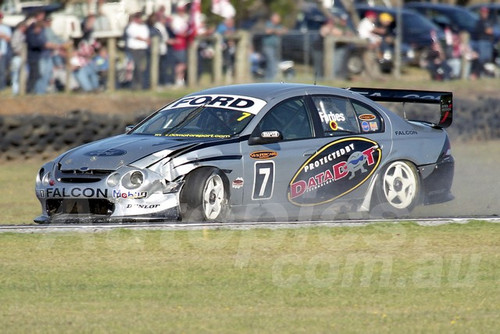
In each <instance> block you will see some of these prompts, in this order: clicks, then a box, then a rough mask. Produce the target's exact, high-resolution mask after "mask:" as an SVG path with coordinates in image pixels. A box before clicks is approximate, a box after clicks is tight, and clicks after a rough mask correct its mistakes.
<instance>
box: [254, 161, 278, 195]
mask: <svg viewBox="0 0 500 334" xmlns="http://www.w3.org/2000/svg"><path fill="white" fill-rule="evenodd" d="M273 189H274V161H258V162H256V163H255V165H254V177H253V193H252V199H253V200H259V199H269V198H271V197H272V196H273Z"/></svg>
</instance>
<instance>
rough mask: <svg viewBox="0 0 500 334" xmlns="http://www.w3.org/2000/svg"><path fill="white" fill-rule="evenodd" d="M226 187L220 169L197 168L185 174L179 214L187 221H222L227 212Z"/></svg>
mask: <svg viewBox="0 0 500 334" xmlns="http://www.w3.org/2000/svg"><path fill="white" fill-rule="evenodd" d="M226 189H227V187H226V182H225V176H224V174H223V173H222V171H220V170H218V169H215V168H199V169H196V170H194V171H192V172H191V173H190V174H188V176H186V181H185V184H184V187H183V190H182V192H181V196H180V200H181V215H182V219H183V220H188V221H222V220H223V219H224V217H225V215H226V213H227V202H228V195H227V190H226Z"/></svg>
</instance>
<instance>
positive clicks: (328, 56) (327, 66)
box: [323, 36, 335, 80]
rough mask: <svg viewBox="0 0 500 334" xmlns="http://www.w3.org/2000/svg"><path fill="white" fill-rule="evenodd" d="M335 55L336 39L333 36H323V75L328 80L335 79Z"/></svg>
mask: <svg viewBox="0 0 500 334" xmlns="http://www.w3.org/2000/svg"><path fill="white" fill-rule="evenodd" d="M334 57H335V39H334V37H333V36H325V37H324V38H323V75H324V77H325V79H327V80H334V79H335V73H334V70H333V60H334Z"/></svg>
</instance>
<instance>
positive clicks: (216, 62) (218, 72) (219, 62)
mask: <svg viewBox="0 0 500 334" xmlns="http://www.w3.org/2000/svg"><path fill="white" fill-rule="evenodd" d="M222 43H223V39H222V36H221V35H220V34H215V35H214V59H213V63H212V71H213V74H214V83H215V84H216V85H220V84H221V83H222V66H223V56H222Z"/></svg>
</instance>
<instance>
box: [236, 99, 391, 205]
mask: <svg viewBox="0 0 500 334" xmlns="http://www.w3.org/2000/svg"><path fill="white" fill-rule="evenodd" d="M265 131H279V132H280V134H281V135H282V137H283V138H282V139H279V140H276V141H274V142H272V143H269V144H265V143H264V144H252V143H246V142H245V143H244V144H242V145H243V146H242V152H243V161H244V168H245V171H244V174H245V180H246V182H247V184H248V183H249V186H247V187H246V192H245V195H244V203H247V204H249V203H261V204H267V203H271V202H272V203H287V204H291V206H292V207H294V208H300V207H305V206H320V205H323V204H329V203H331V202H333V201H335V200H337V199H339V198H341V197H343V198H344V199H346V200H347V199H349V198H352V197H361V198H362V197H363V194H364V192H363V187H362V186H364V187H366V186H367V184H368V182H366V181H368V180H370V178H371V177H372V176H373V175H374V172H375V171H376V170H377V168H378V167H379V165H380V161H381V158H382V148H383V147H386V148H390V140H388V139H387V137H388V136H387V134H385V133H384V132H385V123H384V120H383V118H382V117H381V116H380V115H379V114H378V113H377V112H376V111H375V110H374V109H373V108H371V107H369V106H367V105H365V104H363V103H360V102H354V103H353V101H352V100H351V99H349V98H346V97H341V96H335V95H313V96H307V97H300V98H295V99H289V100H287V101H283V102H282V103H280V104H278V105H276V106H275V107H274V108H272V109H271V110H270V111H269V112H268V114H266V115H265V116H264V117H263V119H262V120H261V121H260V123H259V124H258V125H257V127H256V128H255V130H254V133H253V134H252V136H255V135H258V134H259V133H261V132H265ZM358 188H361V191H360V192H358V193H355V192H354V190H356V189H358Z"/></svg>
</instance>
